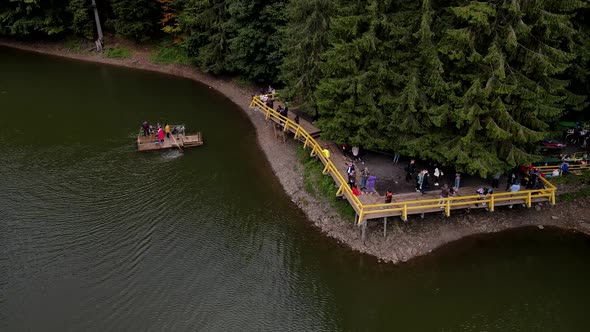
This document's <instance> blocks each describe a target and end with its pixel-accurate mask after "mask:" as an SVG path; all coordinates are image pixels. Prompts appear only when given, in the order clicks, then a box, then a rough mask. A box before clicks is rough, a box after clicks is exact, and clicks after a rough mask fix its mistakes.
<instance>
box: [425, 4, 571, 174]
mask: <svg viewBox="0 0 590 332" xmlns="http://www.w3.org/2000/svg"><path fill="white" fill-rule="evenodd" d="M581 6H582V2H581V1H577V0H569V1H557V0H556V1H541V0H536V1H532V0H511V1H489V2H477V1H453V5H452V6H449V7H448V8H441V9H440V10H439V11H438V13H437V14H438V16H440V17H441V21H442V22H443V23H442V27H441V29H437V30H438V31H442V32H443V34H441V35H440V41H439V43H438V45H437V47H438V51H439V52H440V53H442V54H443V55H444V68H445V73H446V75H445V77H446V80H447V81H448V82H453V83H454V87H453V92H454V93H453V94H451V96H450V98H451V99H450V104H449V106H451V107H452V111H451V114H450V117H449V118H448V120H449V125H447V128H451V125H452V128H453V129H452V132H449V133H448V134H447V135H445V136H446V137H441V138H438V142H435V143H436V144H435V145H433V146H431V147H430V149H433V150H435V151H439V152H440V153H439V154H440V155H443V156H445V161H446V162H447V163H452V164H455V165H457V166H458V167H459V168H460V169H461V168H462V169H464V170H465V171H467V172H470V173H475V172H478V173H479V174H481V175H484V176H485V175H486V174H488V173H489V172H492V171H497V170H499V169H503V168H506V167H508V166H514V165H518V164H526V163H529V162H531V161H533V160H534V159H535V156H534V154H533V152H534V146H535V143H536V142H537V141H539V140H541V139H543V138H544V137H546V135H547V134H548V131H549V129H550V124H551V123H553V122H555V121H556V120H557V119H558V118H559V117H560V116H561V115H562V113H563V110H564V108H565V107H566V105H567V103H568V102H569V100H571V98H570V99H568V98H567V97H568V95H569V94H570V93H569V91H568V90H567V87H568V83H569V82H568V81H567V80H565V79H563V78H560V77H559V75H561V74H563V73H564V72H565V70H566V69H567V68H568V67H569V66H570V64H571V62H572V60H573V59H574V58H575V57H576V54H575V53H574V49H575V47H576V46H575V42H574V36H575V34H576V31H575V29H574V27H573V25H572V22H571V13H572V12H575V11H576V10H577V9H579V8H581ZM437 136H440V135H438V134H437V135H434V137H437Z"/></svg>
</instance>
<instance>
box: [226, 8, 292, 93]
mask: <svg viewBox="0 0 590 332" xmlns="http://www.w3.org/2000/svg"><path fill="white" fill-rule="evenodd" d="M229 12H230V20H229V22H228V25H229V26H230V27H231V29H233V30H234V31H235V35H234V36H233V37H232V38H231V39H230V40H229V47H230V57H229V59H228V61H229V62H230V63H231V65H232V66H233V68H232V69H233V71H234V72H236V73H239V74H240V75H243V76H244V77H245V78H247V79H250V80H253V81H258V82H274V81H276V80H277V77H278V73H279V67H280V65H281V63H282V60H283V50H282V44H281V42H282V39H283V38H282V34H281V32H280V31H281V28H282V27H283V26H284V25H285V1H283V0H232V1H230V5H229Z"/></svg>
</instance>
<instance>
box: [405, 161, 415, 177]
mask: <svg viewBox="0 0 590 332" xmlns="http://www.w3.org/2000/svg"><path fill="white" fill-rule="evenodd" d="M405 171H406V182H410V180H412V179H413V178H414V172H416V161H415V160H414V159H412V160H410V163H409V164H407V165H406V168H405Z"/></svg>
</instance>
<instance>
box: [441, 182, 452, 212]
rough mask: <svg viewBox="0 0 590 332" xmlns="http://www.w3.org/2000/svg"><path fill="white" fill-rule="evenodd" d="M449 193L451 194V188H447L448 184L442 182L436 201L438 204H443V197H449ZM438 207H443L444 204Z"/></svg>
mask: <svg viewBox="0 0 590 332" xmlns="http://www.w3.org/2000/svg"><path fill="white" fill-rule="evenodd" d="M450 194H451V189H449V186H448V185H447V184H444V185H443V186H442V189H441V190H440V201H439V202H438V204H439V205H443V204H445V198H449V195H450ZM440 208H441V209H444V206H441V207H440Z"/></svg>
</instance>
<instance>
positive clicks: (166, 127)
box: [164, 124, 170, 138]
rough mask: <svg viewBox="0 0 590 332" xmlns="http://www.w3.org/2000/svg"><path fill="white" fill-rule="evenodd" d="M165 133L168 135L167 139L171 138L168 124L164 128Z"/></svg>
mask: <svg viewBox="0 0 590 332" xmlns="http://www.w3.org/2000/svg"><path fill="white" fill-rule="evenodd" d="M164 132H165V133H166V137H168V138H170V125H169V124H166V126H164Z"/></svg>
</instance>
